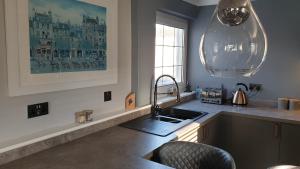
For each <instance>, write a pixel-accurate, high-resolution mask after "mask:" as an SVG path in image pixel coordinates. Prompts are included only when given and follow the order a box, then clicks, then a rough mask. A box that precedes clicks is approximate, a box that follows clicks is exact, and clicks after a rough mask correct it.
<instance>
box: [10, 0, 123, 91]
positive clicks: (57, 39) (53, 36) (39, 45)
mask: <svg viewBox="0 0 300 169" xmlns="http://www.w3.org/2000/svg"><path fill="white" fill-rule="evenodd" d="M117 8H118V0H51V1H50V0H5V21H6V39H7V64H8V86H9V95H10V96H20V95H28V94H37V93H45V92H53V91H61V90H68V89H77V88H85V87H93V86H100V85H108V84H115V83H117V79H118V58H117V57H118V17H117V16H118V12H117V11H118V9H117Z"/></svg>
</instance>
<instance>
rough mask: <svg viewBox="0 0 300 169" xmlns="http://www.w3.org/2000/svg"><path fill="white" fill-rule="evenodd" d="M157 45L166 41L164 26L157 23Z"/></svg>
mask: <svg viewBox="0 0 300 169" xmlns="http://www.w3.org/2000/svg"><path fill="white" fill-rule="evenodd" d="M155 39H156V45H163V43H164V26H163V25H160V24H156V37H155Z"/></svg>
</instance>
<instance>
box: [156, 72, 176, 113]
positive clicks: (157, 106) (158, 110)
mask: <svg viewBox="0 0 300 169" xmlns="http://www.w3.org/2000/svg"><path fill="white" fill-rule="evenodd" d="M163 77H169V78H171V79H172V80H173V81H174V83H175V85H176V88H177V90H176V91H177V99H176V103H180V93H179V87H178V83H177V82H176V80H175V78H174V77H172V76H170V75H161V76H159V77H158V78H157V79H156V82H155V87H154V102H153V105H152V108H151V113H152V115H153V116H158V115H159V112H160V110H161V109H160V108H159V105H158V104H157V95H158V94H161V93H157V86H158V81H159V80H160V79H161V78H163ZM163 94H165V93H163Z"/></svg>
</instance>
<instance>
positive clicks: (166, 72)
mask: <svg viewBox="0 0 300 169" xmlns="http://www.w3.org/2000/svg"><path fill="white" fill-rule="evenodd" d="M163 74H164V75H170V76H173V77H174V69H173V67H163ZM172 82H173V81H172V79H170V78H168V77H166V78H163V84H172Z"/></svg>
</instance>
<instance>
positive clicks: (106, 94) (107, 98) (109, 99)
mask: <svg viewBox="0 0 300 169" xmlns="http://www.w3.org/2000/svg"><path fill="white" fill-rule="evenodd" d="M108 101H111V91H107V92H104V102H108Z"/></svg>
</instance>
